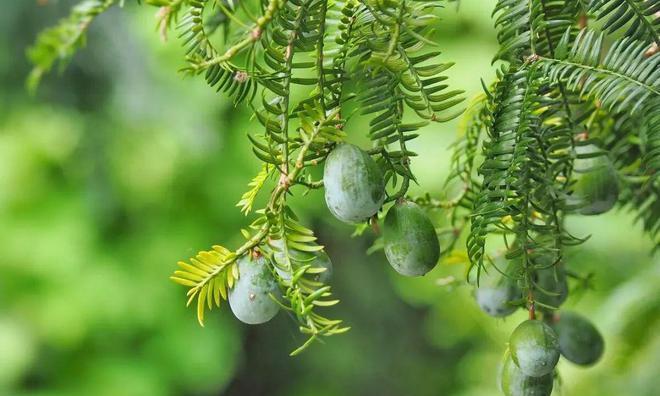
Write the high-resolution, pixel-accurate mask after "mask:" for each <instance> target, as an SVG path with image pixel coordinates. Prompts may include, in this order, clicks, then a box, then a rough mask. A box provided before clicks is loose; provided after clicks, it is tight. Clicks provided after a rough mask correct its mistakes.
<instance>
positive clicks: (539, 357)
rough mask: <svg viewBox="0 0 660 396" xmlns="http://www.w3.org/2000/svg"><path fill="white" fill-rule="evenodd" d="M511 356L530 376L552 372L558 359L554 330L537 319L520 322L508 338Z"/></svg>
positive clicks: (557, 345)
mask: <svg viewBox="0 0 660 396" xmlns="http://www.w3.org/2000/svg"><path fill="white" fill-rule="evenodd" d="M509 348H510V349H511V358H512V359H513V361H514V362H515V363H516V365H517V366H518V367H519V368H520V370H522V372H523V374H525V375H528V376H530V377H541V376H544V375H547V374H550V373H552V370H553V369H554V368H555V366H556V365H557V362H558V361H559V341H558V340H557V335H556V334H555V331H554V330H552V329H551V328H550V326H548V325H547V324H545V323H543V322H541V321H538V320H526V321H524V322H522V323H521V324H520V325H519V326H518V327H516V329H515V330H514V331H513V333H512V334H511V338H509Z"/></svg>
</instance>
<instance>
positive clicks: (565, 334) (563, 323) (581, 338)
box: [552, 312, 605, 366]
mask: <svg viewBox="0 0 660 396" xmlns="http://www.w3.org/2000/svg"><path fill="white" fill-rule="evenodd" d="M552 327H553V329H555V332H556V333H557V337H558V338H559V351H560V352H561V354H562V355H563V356H564V357H565V358H566V359H568V360H570V361H571V362H573V363H575V364H579V365H583V366H589V365H592V364H594V363H596V362H597V361H598V359H600V357H601V356H602V355H603V350H604V349H605V342H604V341H603V336H601V335H600V333H599V332H598V330H597V329H596V328H595V327H594V325H593V324H592V323H591V322H590V321H589V320H588V319H587V318H585V317H584V316H582V315H579V314H577V313H573V312H562V313H561V316H560V317H559V321H557V322H555V323H553V325H552Z"/></svg>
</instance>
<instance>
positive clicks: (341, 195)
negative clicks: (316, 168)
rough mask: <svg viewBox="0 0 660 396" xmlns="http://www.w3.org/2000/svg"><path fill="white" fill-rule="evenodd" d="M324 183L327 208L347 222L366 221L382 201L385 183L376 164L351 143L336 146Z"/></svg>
mask: <svg viewBox="0 0 660 396" xmlns="http://www.w3.org/2000/svg"><path fill="white" fill-rule="evenodd" d="M323 184H324V186H325V202H326V204H327V205H328V209H329V210H330V212H331V213H332V214H333V215H334V216H335V217H336V218H338V219H339V220H341V221H344V222H346V223H358V222H361V221H364V220H366V219H368V218H369V217H371V216H373V215H374V214H376V213H377V212H378V210H379V209H380V207H381V206H382V205H383V202H384V201H385V181H384V179H383V173H382V172H381V170H380V168H379V167H378V164H376V162H375V161H374V160H373V158H371V157H370V156H369V154H367V153H366V152H364V151H362V150H361V149H360V148H359V147H356V146H354V145H352V144H347V143H343V144H339V145H338V146H337V147H336V148H335V149H334V150H332V152H331V153H330V154H329V155H328V158H327V159H326V161H325V168H324V170H323Z"/></svg>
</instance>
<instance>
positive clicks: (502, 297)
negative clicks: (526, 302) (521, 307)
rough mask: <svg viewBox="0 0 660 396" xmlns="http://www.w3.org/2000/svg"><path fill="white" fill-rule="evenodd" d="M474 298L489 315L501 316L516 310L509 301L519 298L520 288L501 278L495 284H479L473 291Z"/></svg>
mask: <svg viewBox="0 0 660 396" xmlns="http://www.w3.org/2000/svg"><path fill="white" fill-rule="evenodd" d="M474 298H475V299H476V300H477V304H478V305H479V308H481V310H482V311H484V312H485V313H486V314H488V315H490V316H494V317H496V318H502V317H505V316H509V315H511V314H512V313H514V312H515V311H516V308H517V307H516V306H515V305H513V304H511V301H513V300H517V299H519V298H520V289H518V288H517V287H516V285H515V284H513V282H511V281H509V280H507V279H502V283H501V284H499V285H496V286H486V285H482V286H479V287H478V288H477V289H476V290H475V292H474Z"/></svg>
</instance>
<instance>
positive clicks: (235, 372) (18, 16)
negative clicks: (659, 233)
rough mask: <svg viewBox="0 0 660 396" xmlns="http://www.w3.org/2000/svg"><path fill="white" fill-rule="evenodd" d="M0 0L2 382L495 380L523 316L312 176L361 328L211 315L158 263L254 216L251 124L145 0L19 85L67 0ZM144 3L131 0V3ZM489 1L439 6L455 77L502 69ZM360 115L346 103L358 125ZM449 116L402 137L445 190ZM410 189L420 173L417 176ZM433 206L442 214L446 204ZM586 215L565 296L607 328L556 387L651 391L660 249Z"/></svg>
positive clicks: (354, 384)
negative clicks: (394, 240) (326, 192)
mask: <svg viewBox="0 0 660 396" xmlns="http://www.w3.org/2000/svg"><path fill="white" fill-rule="evenodd" d="M38 3H44V2H39V1H37V0H8V1H3V4H2V11H1V12H0V248H1V250H0V395H12V396H13V395H26V396H27V395H35V396H36V395H43V396H54V395H101V396H104V395H126V396H133V395H135V396H150V395H244V396H246V395H273V396H280V395H282V396H284V395H301V396H303V395H310V396H312V395H313V396H325V395H328V396H329V395H381V396H389V395H392V396H402V395H411V396H424V395H463V396H467V395H471V396H472V395H474V396H476V395H496V394H499V393H498V390H497V388H496V386H497V385H496V384H497V381H496V378H497V370H498V369H497V367H498V363H499V360H500V358H501V355H502V353H503V351H504V348H505V343H506V340H507V337H508V335H509V333H510V331H511V330H512V329H513V327H515V325H516V324H517V323H519V322H520V321H521V320H522V319H524V317H525V314H524V313H523V312H520V313H518V314H516V315H513V316H512V317H510V318H508V319H507V320H495V319H492V318H489V317H486V316H485V315H483V314H482V313H481V312H480V311H479V310H478V308H476V305H475V304H474V302H473V299H472V296H471V292H470V289H469V288H467V287H463V286H458V287H447V286H442V285H441V283H442V282H441V280H442V279H444V278H446V277H448V276H454V277H460V276H461V275H462V272H463V267H462V266H460V265H440V266H438V268H436V269H435V270H434V271H433V272H431V273H430V274H429V275H428V276H426V277H424V278H423V279H403V278H401V277H399V276H396V275H395V273H394V272H393V270H391V269H390V268H389V266H388V265H387V264H386V262H385V259H384V256H383V255H382V253H377V254H374V255H371V256H367V255H366V254H365V250H366V248H367V247H368V246H369V245H370V243H371V242H372V240H373V236H372V235H366V236H363V237H361V238H353V239H351V238H350V234H351V232H352V229H351V228H350V227H348V226H345V225H342V224H340V223H339V222H338V221H335V220H334V219H333V218H332V217H331V216H330V215H329V213H328V211H327V209H326V208H325V205H324V203H323V198H322V194H321V193H320V192H314V193H312V194H310V195H309V196H308V197H307V198H306V199H304V200H302V199H299V200H298V203H299V204H298V205H299V207H300V209H299V212H300V215H301V216H302V217H303V219H304V222H305V223H306V224H308V225H310V226H313V228H314V229H315V230H316V231H317V233H318V235H319V236H320V239H321V243H323V244H324V245H326V246H327V250H328V252H329V254H330V256H331V257H332V258H333V261H334V263H335V279H334V280H333V286H334V288H335V293H336V295H337V296H338V297H339V298H341V299H342V303H341V304H340V305H339V306H338V307H336V309H335V310H334V314H335V316H339V317H342V318H345V319H346V321H347V322H348V324H349V325H350V326H352V330H351V331H350V332H349V333H348V334H346V335H343V336H337V337H333V338H330V339H328V340H327V342H326V343H325V344H317V345H314V346H313V347H312V348H310V349H309V350H308V351H307V352H305V353H304V354H303V355H302V356H299V357H297V358H289V357H288V353H289V352H290V351H291V350H292V349H293V348H294V347H295V346H297V345H298V344H299V343H300V342H302V341H303V339H302V338H301V336H300V335H299V334H298V333H297V330H296V327H295V324H294V323H293V321H291V320H289V318H287V316H286V315H284V314H280V315H279V316H278V317H276V319H275V320H273V321H272V322H270V323H269V324H266V325H262V326H257V327H248V326H245V325H242V324H240V323H238V322H237V321H235V320H233V318H232V315H231V314H230V312H229V310H228V309H221V310H220V311H213V313H212V314H211V315H210V316H209V317H208V319H207V325H206V327H205V328H201V327H199V325H198V324H197V321H196V320H195V313H194V311H193V310H192V309H186V307H185V306H184V302H185V301H184V294H185V289H184V288H181V287H179V286H177V285H175V284H174V283H172V282H170V281H169V280H168V279H167V278H168V276H169V274H170V273H171V271H172V270H173V269H174V267H175V262H176V261H177V260H179V259H186V258H188V257H190V256H192V255H194V254H195V253H196V252H197V251H198V250H202V249H207V248H208V247H209V246H210V245H212V244H215V243H222V244H223V245H226V246H230V247H232V246H237V244H238V243H240V234H239V232H238V231H239V229H240V228H241V227H245V226H246V225H247V224H248V223H249V221H250V220H249V219H247V218H245V217H243V216H242V215H241V214H240V213H239V211H238V210H237V209H236V208H234V205H235V203H236V202H237V201H238V200H239V198H240V196H241V194H242V192H243V191H244V190H245V188H246V184H247V182H248V181H249V179H250V178H251V177H252V176H253V175H254V174H255V173H256V172H257V171H258V169H259V165H258V163H257V162H256V161H255V159H254V158H253V157H252V155H251V152H250V148H249V146H248V143H247V139H246V137H245V135H246V133H247V132H249V131H253V130H254V128H259V126H258V124H257V123H256V122H252V121H250V120H249V114H248V112H247V111H246V109H244V108H240V109H238V110H237V109H235V108H233V107H232V106H231V104H230V103H228V101H227V100H225V99H224V98H223V97H222V96H221V95H218V94H215V93H214V92H213V91H212V90H210V89H208V88H207V87H206V86H205V85H204V82H203V81H202V80H201V79H192V80H191V79H182V78H181V76H180V75H178V74H177V73H176V70H177V69H178V68H179V67H181V66H182V61H181V59H182V50H181V48H180V45H179V43H177V40H176V38H175V37H171V38H170V41H169V42H167V43H162V42H161V41H160V40H159V38H158V34H157V33H156V32H155V19H154V13H155V11H156V10H155V9H153V8H148V7H144V6H143V7H138V6H136V5H133V4H130V5H128V6H127V7H125V8H124V9H113V10H112V11H110V12H108V14H107V15H104V16H103V17H102V18H100V19H99V20H98V21H97V23H95V24H94V25H93V27H92V29H91V31H90V36H89V46H88V48H86V49H84V50H83V51H81V52H80V53H79V54H78V55H77V56H76V57H75V59H74V60H73V62H72V64H71V65H70V67H69V68H68V69H67V70H65V71H64V72H62V73H61V74H60V75H53V76H49V77H48V78H46V80H45V81H44V83H43V84H42V86H41V88H40V90H39V92H38V94H37V95H36V96H33V97H31V96H29V95H27V93H26V92H25V90H24V79H25V77H26V74H27V72H28V71H29V66H28V64H27V61H26V59H25V55H24V54H25V49H26V47H27V46H28V45H29V44H30V43H31V42H32V41H33V40H34V38H35V36H36V34H37V32H38V31H39V30H40V29H42V28H44V27H46V26H49V25H51V24H52V23H54V22H55V21H57V19H58V18H60V17H62V16H63V15H65V14H66V12H67V10H68V7H69V6H70V5H71V3H72V2H71V1H63V0H60V1H50V2H48V4H47V5H45V6H44V5H41V6H40V5H38ZM130 3H132V2H130ZM493 3H494V1H493V0H491V1H464V2H462V5H461V8H460V9H459V10H458V11H457V10H455V9H454V8H453V7H450V8H448V9H446V10H444V12H443V22H442V23H441V24H440V26H439V32H438V36H439V38H440V40H441V44H442V48H443V49H444V56H445V59H447V60H452V61H455V62H456V64H457V65H456V66H455V67H454V68H452V69H451V70H450V72H449V75H450V81H451V84H453V86H454V87H456V88H462V89H465V90H466V91H468V93H469V94H470V95H473V94H475V93H477V92H478V91H479V90H480V82H479V79H480V78H483V79H484V80H485V81H487V82H488V81H490V80H491V79H492V78H493V76H494V71H493V68H492V67H491V66H490V59H491V57H492V55H493V54H494V52H495V48H496V41H495V37H494V30H493V28H492V21H491V20H490V11H491V9H492V6H493ZM360 130H364V129H363V128H360V126H359V122H356V123H354V124H353V125H351V124H350V123H349V125H348V127H347V132H348V133H349V135H352V137H351V139H357V140H359V138H356V137H355V134H356V133H359V131H360ZM456 131H457V122H453V123H449V124H444V125H441V126H435V125H434V126H433V127H430V128H427V130H425V131H423V133H422V136H421V137H420V138H419V139H418V140H417V141H415V142H414V143H413V145H412V149H413V150H415V151H417V152H418V153H419V154H420V157H419V158H418V159H416V160H415V161H414V162H413V170H414V171H415V172H416V173H417V175H418V177H419V180H420V184H421V185H422V186H423V187H424V190H431V191H432V192H433V193H435V194H439V193H441V187H442V183H443V180H444V177H445V176H446V173H447V169H448V163H449V151H447V147H448V146H449V144H450V143H451V142H452V141H453V139H454V138H455V136H456ZM424 190H422V189H420V188H416V191H417V192H421V191H424ZM439 215H440V216H441V214H439ZM569 224H570V229H571V231H573V233H575V234H577V235H582V236H584V235H587V234H590V233H593V237H592V238H591V240H589V241H588V242H587V243H586V244H585V245H583V246H580V247H578V248H576V249H574V250H573V251H572V252H571V253H570V258H569V262H568V266H569V267H570V268H571V269H573V270H575V271H579V272H583V273H588V272H592V271H593V272H595V273H596V276H595V280H594V290H591V291H589V292H588V293H584V294H579V295H573V296H572V297H571V298H570V299H569V302H568V303H567V306H568V307H569V308H570V309H574V310H577V311H580V312H582V313H585V314H587V315H588V316H590V317H591V318H592V319H593V321H594V322H595V324H596V325H597V327H598V328H599V329H600V330H601V331H602V332H603V334H604V337H605V339H606V343H607V346H606V354H605V356H604V359H603V360H602V361H601V362H600V363H598V364H597V365H596V366H595V367H593V368H590V369H583V368H578V367H576V366H574V365H571V364H570V363H566V362H562V363H560V373H561V381H562V386H561V389H557V391H556V392H555V394H556V395H569V396H570V395H580V396H590V395H594V396H595V395H598V396H603V395H605V396H608V395H616V396H620V395H636V396H646V395H648V396H651V395H657V394H658V389H659V387H660V380H659V379H658V376H657V374H658V367H660V293H658V290H660V265H658V264H659V263H658V261H659V259H658V257H657V256H656V257H652V256H651V255H650V253H649V252H650V251H651V243H650V242H649V240H648V239H647V238H646V237H645V236H644V235H642V233H641V231H640V227H638V226H636V225H633V224H632V216H631V215H630V214H628V213H623V212H617V211H614V212H612V213H609V214H607V215H604V216H600V217H598V218H588V219H587V218H574V219H571V220H570V222H569Z"/></svg>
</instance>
